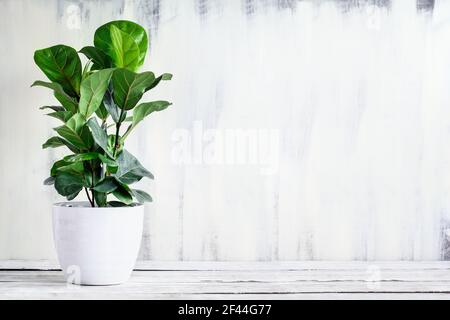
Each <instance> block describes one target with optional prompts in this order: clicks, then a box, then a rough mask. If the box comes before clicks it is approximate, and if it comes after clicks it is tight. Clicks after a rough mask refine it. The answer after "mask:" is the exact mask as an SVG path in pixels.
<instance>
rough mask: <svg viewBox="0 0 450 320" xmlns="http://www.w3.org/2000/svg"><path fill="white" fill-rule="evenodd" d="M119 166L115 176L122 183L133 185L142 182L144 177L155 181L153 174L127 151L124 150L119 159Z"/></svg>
mask: <svg viewBox="0 0 450 320" xmlns="http://www.w3.org/2000/svg"><path fill="white" fill-rule="evenodd" d="M117 164H118V169H117V172H116V173H115V174H114V176H115V178H116V179H117V181H119V182H121V183H124V184H132V183H134V182H137V181H139V180H141V179H142V178H143V177H147V178H150V179H153V175H152V174H151V172H150V171H148V170H147V169H145V168H144V167H143V166H142V165H141V164H140V162H139V161H138V160H137V159H136V158H135V157H134V156H133V155H132V154H131V153H129V152H128V151H126V150H123V151H122V152H121V153H120V154H119V156H118V157H117ZM119 200H120V199H119Z"/></svg>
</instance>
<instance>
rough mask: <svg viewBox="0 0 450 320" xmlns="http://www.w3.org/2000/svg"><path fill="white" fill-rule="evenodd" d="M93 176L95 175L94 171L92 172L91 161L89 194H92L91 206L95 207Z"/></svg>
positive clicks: (92, 165)
mask: <svg viewBox="0 0 450 320" xmlns="http://www.w3.org/2000/svg"><path fill="white" fill-rule="evenodd" d="M94 176H95V172H94V164H93V162H92V161H91V177H92V183H91V194H92V207H93V208H94V207H95V197H94Z"/></svg>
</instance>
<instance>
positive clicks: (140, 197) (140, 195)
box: [131, 189, 153, 203]
mask: <svg viewBox="0 0 450 320" xmlns="http://www.w3.org/2000/svg"><path fill="white" fill-rule="evenodd" d="M131 193H132V194H133V196H134V197H135V198H136V200H137V201H138V202H139V203H144V202H152V201H153V199H152V197H151V196H150V195H149V194H148V193H147V192H145V191H142V190H138V189H131Z"/></svg>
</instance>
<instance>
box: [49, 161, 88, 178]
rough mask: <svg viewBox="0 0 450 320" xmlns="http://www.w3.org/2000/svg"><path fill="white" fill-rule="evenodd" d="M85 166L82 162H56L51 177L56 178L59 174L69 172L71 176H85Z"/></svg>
mask: <svg viewBox="0 0 450 320" xmlns="http://www.w3.org/2000/svg"><path fill="white" fill-rule="evenodd" d="M83 171H84V166H83V163H81V162H75V163H72V162H67V161H65V160H64V159H62V160H58V161H56V162H55V163H54V164H53V166H52V168H51V170H50V176H51V177H56V175H57V174H58V173H59V172H69V173H71V174H76V175H79V176H81V177H82V176H83Z"/></svg>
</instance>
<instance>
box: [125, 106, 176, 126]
mask: <svg viewBox="0 0 450 320" xmlns="http://www.w3.org/2000/svg"><path fill="white" fill-rule="evenodd" d="M170 105H171V103H170V102H167V101H153V102H144V103H141V104H140V105H138V106H137V107H136V108H135V109H134V110H133V126H134V127H135V126H136V125H137V124H138V123H139V122H140V121H142V120H143V119H144V118H145V117H146V116H148V115H149V114H150V113H152V112H154V111H162V110H164V109H166V108H167V107H168V106H170Z"/></svg>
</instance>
